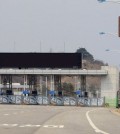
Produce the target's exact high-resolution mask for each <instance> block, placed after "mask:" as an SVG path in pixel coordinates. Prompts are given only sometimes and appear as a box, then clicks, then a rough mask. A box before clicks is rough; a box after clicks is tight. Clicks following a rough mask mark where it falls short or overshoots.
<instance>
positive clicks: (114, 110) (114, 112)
mask: <svg viewBox="0 0 120 134" xmlns="http://www.w3.org/2000/svg"><path fill="white" fill-rule="evenodd" d="M110 112H111V113H113V114H115V115H118V116H120V113H119V112H117V111H116V109H112V110H110Z"/></svg>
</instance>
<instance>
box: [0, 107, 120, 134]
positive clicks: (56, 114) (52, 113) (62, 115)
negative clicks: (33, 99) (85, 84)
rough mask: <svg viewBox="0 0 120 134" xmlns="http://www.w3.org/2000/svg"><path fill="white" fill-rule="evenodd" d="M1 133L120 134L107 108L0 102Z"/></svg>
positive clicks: (119, 123) (119, 119)
mask: <svg viewBox="0 0 120 134" xmlns="http://www.w3.org/2000/svg"><path fill="white" fill-rule="evenodd" d="M0 134H120V116H118V115H116V114H113V113H112V112H111V111H110V109H108V108H89V107H70V106H40V105H0Z"/></svg>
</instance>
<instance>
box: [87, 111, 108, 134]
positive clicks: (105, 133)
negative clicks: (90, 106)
mask: <svg viewBox="0 0 120 134" xmlns="http://www.w3.org/2000/svg"><path fill="white" fill-rule="evenodd" d="M95 110H97V109H94V110H90V111H87V112H86V117H87V120H88V122H89V124H90V125H91V127H92V128H93V129H94V130H95V132H96V133H102V134H109V133H107V132H104V131H102V130H100V129H99V128H97V127H96V126H95V124H94V123H93V122H92V120H91V119H90V117H89V113H90V112H93V111H95Z"/></svg>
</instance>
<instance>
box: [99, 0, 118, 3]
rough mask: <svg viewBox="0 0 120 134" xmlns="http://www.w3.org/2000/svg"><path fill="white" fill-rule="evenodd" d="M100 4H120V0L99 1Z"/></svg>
mask: <svg viewBox="0 0 120 134" xmlns="http://www.w3.org/2000/svg"><path fill="white" fill-rule="evenodd" d="M98 2H100V3H103V2H111V3H117V4H120V0H98Z"/></svg>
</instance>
